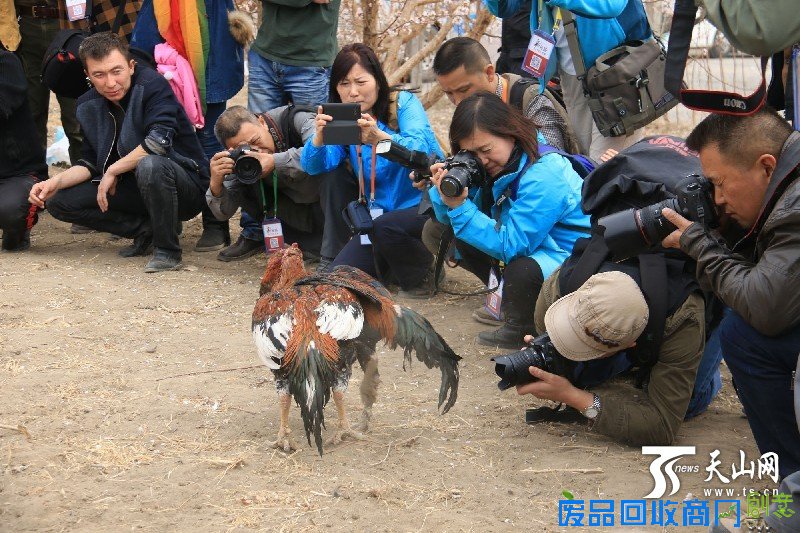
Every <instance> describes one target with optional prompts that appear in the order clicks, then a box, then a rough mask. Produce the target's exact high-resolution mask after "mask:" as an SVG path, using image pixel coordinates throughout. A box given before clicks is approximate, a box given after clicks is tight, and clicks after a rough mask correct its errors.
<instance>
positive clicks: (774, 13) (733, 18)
mask: <svg viewBox="0 0 800 533" xmlns="http://www.w3.org/2000/svg"><path fill="white" fill-rule="evenodd" d="M695 4H697V5H698V6H705V8H706V13H707V14H708V20H709V21H711V23H712V24H713V25H714V26H716V27H717V28H719V29H720V30H722V33H724V34H725V37H727V38H728V40H729V41H730V42H731V44H732V45H733V46H735V47H736V48H737V49H739V50H741V51H742V52H746V53H748V54H753V55H758V56H769V55H772V54H774V53H775V52H780V51H781V50H783V49H785V48H789V47H790V46H792V45H793V44H794V43H796V42H800V17H797V16H791V15H792V13H794V14H796V13H797V0H770V1H767V2H765V1H764V0H695ZM787 14H788V15H790V16H787Z"/></svg>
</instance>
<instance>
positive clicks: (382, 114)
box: [330, 43, 390, 124]
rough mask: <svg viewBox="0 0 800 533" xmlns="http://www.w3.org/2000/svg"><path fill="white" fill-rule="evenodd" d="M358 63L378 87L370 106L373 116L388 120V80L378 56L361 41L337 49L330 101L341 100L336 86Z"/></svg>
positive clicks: (332, 70)
mask: <svg viewBox="0 0 800 533" xmlns="http://www.w3.org/2000/svg"><path fill="white" fill-rule="evenodd" d="M356 64H359V65H361V67H362V68H363V69H364V70H366V71H367V72H369V73H370V74H372V76H374V77H375V82H376V84H377V87H378V99H377V100H376V101H375V105H374V106H373V107H372V114H373V115H374V118H376V119H378V120H380V121H381V122H383V123H384V124H386V123H388V122H389V91H390V88H389V82H388V81H387V80H386V75H385V74H384V73H383V67H381V63H380V61H378V56H376V55H375V52H374V51H373V50H372V48H370V47H369V46H367V45H366V44H363V43H354V44H348V45H347V46H345V47H343V48H342V49H341V50H339V53H338V54H336V59H334V60H333V66H332V67H331V86H330V101H331V102H341V101H342V99H341V98H340V97H339V92H338V91H337V90H336V86H337V85H339V82H340V81H342V80H343V79H344V78H345V77H346V76H347V74H348V73H349V72H350V69H352V68H353V65H356Z"/></svg>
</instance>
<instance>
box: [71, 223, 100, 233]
mask: <svg viewBox="0 0 800 533" xmlns="http://www.w3.org/2000/svg"><path fill="white" fill-rule="evenodd" d="M69 232H70V233H72V234H73V235H85V234H86V233H94V230H93V229H92V228H89V227H87V226H81V225H80V224H73V225H72V226H70V227H69Z"/></svg>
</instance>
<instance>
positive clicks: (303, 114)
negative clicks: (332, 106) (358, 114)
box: [206, 106, 353, 266]
mask: <svg viewBox="0 0 800 533" xmlns="http://www.w3.org/2000/svg"><path fill="white" fill-rule="evenodd" d="M314 118H315V115H314V113H312V112H310V111H308V110H306V109H304V108H299V107H292V106H282V107H277V108H275V109H273V110H270V111H268V112H267V113H261V114H258V115H256V114H253V113H252V112H250V111H249V110H247V109H245V108H244V107H242V106H233V107H230V108H228V109H227V110H225V112H223V113H222V115H220V117H219V119H218V120H217V123H216V125H215V126H214V134H215V135H216V136H217V139H218V140H219V142H220V143H221V144H222V145H223V146H225V147H226V148H228V150H225V151H222V152H219V153H217V154H214V157H212V158H211V182H210V184H209V189H208V192H207V193H206V201H207V202H208V205H209V207H210V208H211V211H212V213H214V216H215V217H217V218H218V219H219V220H227V219H229V218H230V217H232V216H233V215H234V214H235V213H236V210H237V209H238V208H239V207H241V208H242V209H243V210H244V211H245V212H246V213H248V214H249V215H250V216H252V217H254V218H256V219H261V218H263V219H264V224H265V227H266V226H269V227H270V228H272V230H271V233H272V234H273V235H274V231H275V229H276V228H278V227H280V229H281V230H282V240H283V241H284V242H286V243H287V244H288V243H293V242H297V243H299V244H300V246H301V247H302V249H303V251H304V252H306V253H311V254H312V256H313V255H317V254H319V255H320V256H321V257H322V258H323V259H322V261H323V262H324V258H332V257H335V256H336V254H337V253H339V250H340V249H341V248H342V247H343V246H344V245H345V243H346V242H347V240H348V239H349V237H350V232H349V231H348V229H347V226H346V225H345V224H344V222H343V221H342V217H341V211H342V209H343V208H344V206H345V205H346V204H347V202H348V201H349V200H350V198H351V196H352V194H353V193H352V191H351V190H349V189H348V188H346V187H342V186H341V184H340V182H341V179H340V178H337V176H338V175H339V173H341V172H347V170H346V169H344V168H335V169H333V170H332V171H331V172H328V173H324V174H319V175H316V176H310V175H308V174H307V173H306V172H304V171H303V169H302V167H301V165H300V158H301V156H302V150H303V143H304V142H305V141H306V140H308V139H309V138H311V137H312V136H313V135H314ZM278 221H279V222H278ZM279 223H280V226H276V224H279ZM269 236H270V235H265V237H267V238H268V237H269ZM267 242H269V241H267ZM264 244H265V243H264V242H262V241H253V240H250V239H246V238H245V237H244V236H242V235H240V236H239V240H238V241H237V242H236V243H235V244H234V245H233V246H230V247H229V248H226V249H225V250H222V251H221V252H220V254H219V257H218V258H219V259H220V260H222V261H236V260H241V259H245V258H247V257H250V256H252V255H254V254H256V253H258V252H259V251H261V250H263V249H264ZM280 244H282V243H280ZM268 251H269V250H268ZM322 266H325V265H322Z"/></svg>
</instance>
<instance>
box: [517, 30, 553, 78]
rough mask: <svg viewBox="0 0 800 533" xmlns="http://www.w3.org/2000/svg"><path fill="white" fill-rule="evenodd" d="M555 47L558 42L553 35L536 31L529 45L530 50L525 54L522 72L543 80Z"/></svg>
mask: <svg viewBox="0 0 800 533" xmlns="http://www.w3.org/2000/svg"><path fill="white" fill-rule="evenodd" d="M555 47H556V40H555V39H553V36H552V35H550V34H549V33H545V32H543V31H542V30H534V31H533V34H532V35H531V41H530V43H528V50H527V51H526V52H525V59H523V60H522V70H524V71H525V72H529V73H530V74H532V75H533V76H535V77H537V78H543V77H544V73H545V71H546V70H547V64H548V63H549V62H550V56H552V55H553V50H554V49H555Z"/></svg>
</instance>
